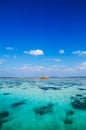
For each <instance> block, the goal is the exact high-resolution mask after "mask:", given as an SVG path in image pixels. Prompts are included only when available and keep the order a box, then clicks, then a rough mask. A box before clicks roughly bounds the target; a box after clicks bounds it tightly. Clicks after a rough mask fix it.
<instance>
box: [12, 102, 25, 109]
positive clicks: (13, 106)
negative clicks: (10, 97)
mask: <svg viewBox="0 0 86 130" xmlns="http://www.w3.org/2000/svg"><path fill="white" fill-rule="evenodd" d="M23 104H25V101H20V102H16V103H13V104H12V105H11V106H12V108H16V107H18V106H21V105H23Z"/></svg>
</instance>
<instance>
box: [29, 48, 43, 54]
mask: <svg viewBox="0 0 86 130" xmlns="http://www.w3.org/2000/svg"><path fill="white" fill-rule="evenodd" d="M29 54H30V55H43V54H44V52H43V50H39V49H37V50H30V51H29Z"/></svg>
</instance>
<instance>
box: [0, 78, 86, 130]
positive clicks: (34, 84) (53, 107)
mask: <svg viewBox="0 0 86 130" xmlns="http://www.w3.org/2000/svg"><path fill="white" fill-rule="evenodd" d="M0 130H86V79H85V78H81V79H80V78H58V79H49V80H40V79H29V78H20V79H19V78H1V79H0Z"/></svg>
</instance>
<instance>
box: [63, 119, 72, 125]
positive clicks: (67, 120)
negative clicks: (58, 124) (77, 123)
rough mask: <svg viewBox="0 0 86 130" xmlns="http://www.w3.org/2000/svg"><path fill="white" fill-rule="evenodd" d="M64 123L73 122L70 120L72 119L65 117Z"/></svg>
mask: <svg viewBox="0 0 86 130" xmlns="http://www.w3.org/2000/svg"><path fill="white" fill-rule="evenodd" d="M64 123H65V124H72V123H73V122H72V120H70V119H65V121H64Z"/></svg>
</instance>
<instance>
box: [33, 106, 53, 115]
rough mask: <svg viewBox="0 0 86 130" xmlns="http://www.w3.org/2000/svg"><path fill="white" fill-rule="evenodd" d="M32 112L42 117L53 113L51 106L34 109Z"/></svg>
mask: <svg viewBox="0 0 86 130" xmlns="http://www.w3.org/2000/svg"><path fill="white" fill-rule="evenodd" d="M34 112H35V114H37V115H44V114H48V113H52V112H53V104H47V105H45V106H42V107H38V108H34Z"/></svg>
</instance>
